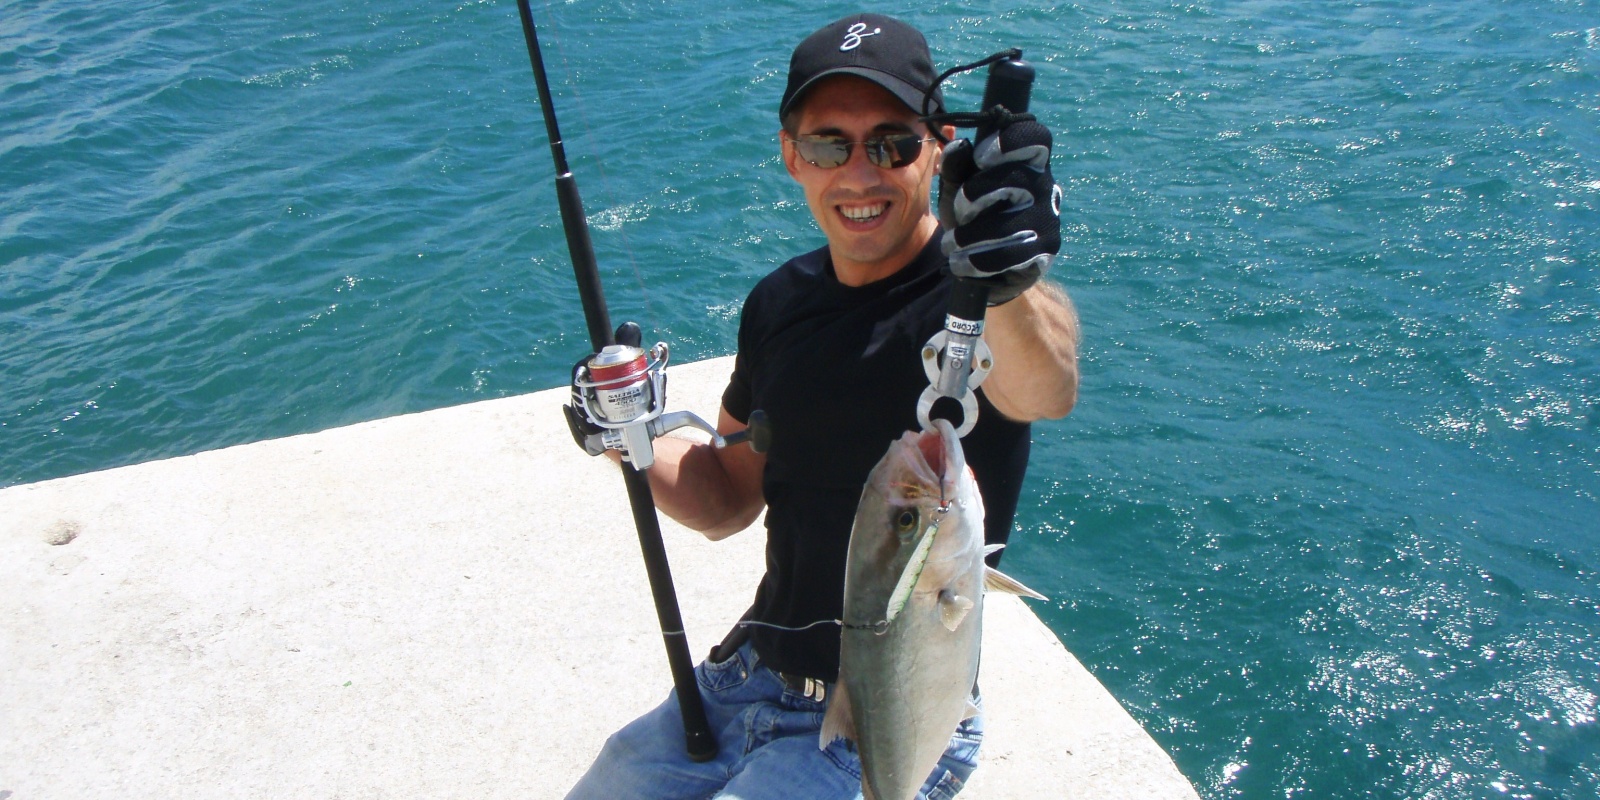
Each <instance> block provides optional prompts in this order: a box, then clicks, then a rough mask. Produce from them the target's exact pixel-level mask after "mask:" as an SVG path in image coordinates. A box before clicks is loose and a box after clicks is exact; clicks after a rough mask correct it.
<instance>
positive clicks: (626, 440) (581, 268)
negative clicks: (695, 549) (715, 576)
mask: <svg viewBox="0 0 1600 800" xmlns="http://www.w3.org/2000/svg"><path fill="white" fill-rule="evenodd" d="M517 10H518V12H520V13H521V15H522V33H523V36H524V38H526V39H527V43H528V59H529V61H531V62H532V64H533V78H534V82H535V83H536V84H537V86H538V91H539V106H540V108H541V109H542V110H543V111H544V124H545V131H546V132H547V133H548V134H549V137H550V155H551V157H552V159H554V161H555V171H556V177H555V183H556V200H557V202H558V203H559V205H560V207H561V224H562V227H563V228H564V229H565V233H566V238H567V251H568V253H569V254H570V255H571V257H572V272H573V276H574V277H575V278H576V279H577V283H578V295H579V297H580V298H581V300H582V302H583V316H584V319H585V321H586V322H587V323H588V327H589V341H590V344H591V345H592V346H593V348H594V355H592V356H590V357H589V358H587V359H585V360H584V361H582V362H580V363H579V364H578V365H577V366H576V367H575V368H574V370H573V381H572V386H573V399H572V403H571V404H569V405H565V406H563V410H564V411H565V413H566V414H567V417H568V422H569V424H571V425H572V427H573V430H574V432H581V433H579V435H580V436H581V437H582V439H583V441H582V443H583V445H584V449H585V450H587V451H588V452H589V453H590V454H591V455H599V454H600V453H602V452H604V451H605V450H617V451H619V452H621V453H622V461H623V463H622V478H623V482H624V484H625V485H626V487H627V490H628V503H629V505H630V506H631V507H632V511H633V524H634V527H635V528H636V529H637V530H638V533H639V548H640V550H641V551H642V553H643V556H644V564H645V572H646V574H647V575H648V577H649V579H650V593H651V595H652V597H653V598H654V600H655V606H656V617H657V618H658V620H659V621H660V624H661V638H662V641H663V643H664V644H665V645H666V649H667V664H668V666H669V667H670V669H671V671H672V683H673V687H674V689H675V690H676V694H677V696H678V709H679V711H680V712H681V714H682V716H683V733H684V744H685V747H686V749H687V751H688V755H689V757H690V758H691V759H693V760H695V761H709V760H711V759H712V758H715V757H716V755H717V740H716V737H715V736H714V735H712V733H711V726H710V724H709V723H708V722H707V721H706V712H705V704H704V702H703V700H702V699H701V697H700V687H699V684H698V682H697V681H696V680H695V676H694V664H693V662H692V661H691V660H690V658H689V640H688V637H687V636H686V635H685V634H684V630H683V616H682V614H680V613H679V610H678V596H677V593H676V592H675V591H674V589H673V585H672V570H671V568H670V567H669V566H668V564H667V551H666V546H665V545H664V544H663V542H662V540H661V520H660V518H659V517H657V516H656V506H655V498H654V496H653V495H652V493H651V491H650V480H649V478H648V476H647V475H646V474H645V470H648V469H649V468H650V466H651V465H652V464H653V463H655V454H654V448H653V446H652V444H651V442H652V440H653V439H654V438H655V437H658V436H660V435H662V434H663V433H666V432H668V431H671V430H675V429H677V428H682V427H694V428H698V429H700V430H702V431H705V432H707V433H709V434H710V435H711V438H712V444H713V445H714V446H716V447H728V446H731V445H734V444H738V443H740V442H744V441H748V442H749V443H750V446H751V447H752V448H754V449H755V450H756V451H757V452H763V451H765V450H766V445H767V442H768V438H769V434H768V433H767V428H766V425H765V416H764V415H762V414H761V413H760V412H751V415H750V425H749V427H748V428H747V429H745V430H744V431H740V432H738V433H735V434H731V435H729V436H727V437H724V436H721V435H719V434H718V433H717V431H716V429H715V428H714V427H713V426H712V425H710V424H709V423H707V422H706V421H705V420H702V419H700V418H699V417H697V416H695V415H693V414H690V413H688V412H682V411H680V412H674V413H671V414H663V413H662V408H663V407H664V406H665V404H666V376H665V373H664V370H665V368H666V363H667V358H668V351H667V345H666V343H665V342H658V343H656V345H655V346H654V347H652V348H650V350H649V351H645V350H643V349H642V348H641V347H640V331H639V326H638V325H636V324H634V323H631V322H628V323H624V324H623V325H622V326H621V327H619V328H618V329H617V330H616V332H615V333H613V331H612V330H611V319H610V314H609V312H608V311H607V310H606V299H605V293H604V292H603V291H602V289H601V286H600V271H599V268H598V267H597V266H596V263H595V257H594V243H593V242H592V241H591V240H590V238H589V224H588V221H587V220H586V218H585V217H584V214H583V201H582V200H581V199H580V198H579V196H578V183H577V180H576V179H575V178H574V177H573V176H572V170H571V169H570V168H569V167H568V166H567V154H566V148H565V147H564V146H563V144H562V140H561V131H560V129H559V128H558V127H557V125H556V113H555V104H554V103H553V102H552V101H551V98H550V82H549V79H548V78H547V77H546V75H545V68H544V57H543V55H541V53H540V51H539V36H538V33H537V32H536V31H535V29H534V25H533V11H532V9H530V8H529V6H528V0H517Z"/></svg>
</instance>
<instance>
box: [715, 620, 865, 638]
mask: <svg viewBox="0 0 1600 800" xmlns="http://www.w3.org/2000/svg"><path fill="white" fill-rule="evenodd" d="M751 625H759V626H761V627H763V628H772V629H773V630H780V631H789V632H791V633H798V632H800V631H806V630H810V629H812V628H815V627H817V626H818V625H838V626H839V627H841V628H844V629H845V630H851V631H872V632H873V633H876V634H878V635H879V636H882V635H883V634H884V632H885V631H887V630H888V629H889V620H886V619H880V620H878V621H877V622H871V623H854V622H845V621H844V620H842V619H819V620H817V621H816V622H813V623H810V624H808V625H801V626H800V627H798V628H791V627H789V626H788V625H779V624H778V623H776V622H762V621H760V620H754V619H747V620H742V621H740V622H739V623H738V627H740V628H748V627H750V626H751Z"/></svg>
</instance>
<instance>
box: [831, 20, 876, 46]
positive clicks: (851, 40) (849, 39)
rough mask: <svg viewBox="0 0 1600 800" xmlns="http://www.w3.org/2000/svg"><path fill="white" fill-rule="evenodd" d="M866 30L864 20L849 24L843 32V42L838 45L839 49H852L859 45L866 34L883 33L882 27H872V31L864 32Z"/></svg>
mask: <svg viewBox="0 0 1600 800" xmlns="http://www.w3.org/2000/svg"><path fill="white" fill-rule="evenodd" d="M866 30H867V23H865V22H857V23H856V24H854V25H851V26H850V27H849V29H847V30H846V31H845V33H844V44H841V45H839V51H840V52H848V51H850V50H854V49H856V48H857V47H860V46H861V40H862V39H865V38H867V37H868V36H876V35H878V34H880V33H883V29H882V28H873V29H872V33H865V31H866Z"/></svg>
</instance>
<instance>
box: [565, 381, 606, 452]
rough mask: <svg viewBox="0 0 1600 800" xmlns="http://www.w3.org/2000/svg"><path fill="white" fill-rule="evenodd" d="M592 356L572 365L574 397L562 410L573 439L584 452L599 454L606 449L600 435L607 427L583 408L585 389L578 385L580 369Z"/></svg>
mask: <svg viewBox="0 0 1600 800" xmlns="http://www.w3.org/2000/svg"><path fill="white" fill-rule="evenodd" d="M590 358H591V356H584V357H583V358H580V359H578V363H576V364H573V365H572V399H571V400H569V401H568V402H567V404H566V405H564V406H562V407H561V410H562V411H563V412H565V413H566V416H567V429H568V430H570V431H572V440H573V441H574V442H577V443H578V447H580V448H582V449H583V452H585V453H588V454H589V455H591V456H597V455H600V454H601V453H604V452H605V451H606V446H605V445H604V444H602V443H601V440H600V435H601V434H602V433H604V432H605V428H602V427H600V426H599V425H596V424H594V423H593V422H591V421H590V420H589V414H588V413H587V412H585V411H584V410H583V389H582V388H581V387H579V386H578V369H579V368H580V367H582V366H583V365H584V364H586V363H588V362H589V359H590Z"/></svg>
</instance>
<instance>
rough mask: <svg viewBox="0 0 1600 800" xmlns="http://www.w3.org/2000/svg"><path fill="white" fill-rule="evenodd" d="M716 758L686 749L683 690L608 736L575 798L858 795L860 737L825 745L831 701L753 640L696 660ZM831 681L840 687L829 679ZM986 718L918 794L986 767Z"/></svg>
mask: <svg viewBox="0 0 1600 800" xmlns="http://www.w3.org/2000/svg"><path fill="white" fill-rule="evenodd" d="M695 677H696V678H697V679H698V680H699V683H700V694H701V696H702V697H704V698H705V708H706V717H707V718H708V719H709V720H710V722H711V730H712V733H713V734H714V735H715V736H716V738H717V746H718V751H717V757H716V758H714V759H712V760H711V761H707V762H705V763H702V764H696V763H695V762H693V761H690V760H689V757H688V756H687V755H686V754H685V752H684V744H683V718H682V716H681V715H680V713H679V711H678V698H677V695H676V694H673V695H669V696H668V697H667V700H666V702H664V703H662V704H661V705H659V706H657V707H656V708H655V709H654V710H652V711H650V712H649V713H647V714H645V715H644V716H642V717H640V718H638V719H636V720H634V721H633V722H631V723H629V724H628V725H627V726H626V727H624V728H623V729H622V730H620V731H617V732H616V733H615V734H612V736H611V738H610V739H608V740H606V744H605V747H604V748H602V749H601V751H600V755H599V757H598V758H596V759H595V762H594V764H593V765H592V766H590V767H589V772H588V773H587V774H585V775H584V776H583V777H582V778H581V779H579V781H578V784H577V785H576V786H574V787H573V788H572V791H571V792H570V793H569V794H568V795H567V800H635V799H637V800H708V799H709V798H717V800H858V799H859V798H860V797H861V761H860V759H859V758H857V756H856V749H855V745H853V744H851V743H849V742H847V741H844V740H842V739H841V740H836V741H834V742H833V743H831V744H829V745H828V746H827V747H826V748H822V749H819V748H818V747H817V737H818V735H819V734H820V732H821V730H822V715H823V711H824V710H825V709H826V708H827V705H826V704H825V703H821V702H817V701H815V700H811V699H808V698H807V697H806V696H805V695H803V694H801V693H799V692H795V691H792V690H790V689H789V688H788V687H787V686H785V685H784V683H783V681H782V680H781V679H780V678H779V677H778V675H777V673H775V672H773V671H772V670H770V669H768V668H767V667H766V666H765V665H763V664H762V663H761V660H760V658H759V657H758V656H757V655H756V653H755V651H754V650H752V649H751V647H750V644H749V642H746V643H745V644H744V645H742V646H741V647H739V649H738V650H736V651H734V653H733V655H732V656H729V657H728V658H727V659H726V660H724V661H722V662H720V663H711V662H709V661H707V662H703V663H701V664H700V666H699V667H697V668H696V669H695ZM830 688H831V687H830ZM982 740H983V717H982V716H981V715H980V716H976V717H973V718H972V719H969V720H967V721H965V722H963V723H961V726H960V727H958V728H957V729H956V732H955V736H953V737H952V738H951V739H950V746H949V747H948V748H947V749H946V750H945V752H944V755H943V756H942V757H941V758H940V759H939V764H938V765H937V766H936V767H935V768H934V770H933V773H932V774H931V775H929V776H928V780H927V782H926V783H924V784H923V786H922V790H921V791H920V792H919V793H918V795H917V796H918V798H923V799H925V800H947V799H948V798H952V797H955V794H956V792H959V791H961V787H962V785H963V784H964V783H965V782H966V780H967V778H968V777H969V776H971V775H972V770H973V769H975V768H976V767H977V766H978V745H979V744H980V743H981V742H982Z"/></svg>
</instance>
